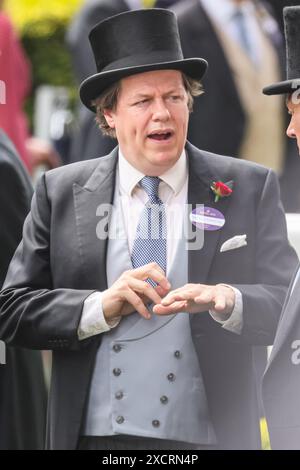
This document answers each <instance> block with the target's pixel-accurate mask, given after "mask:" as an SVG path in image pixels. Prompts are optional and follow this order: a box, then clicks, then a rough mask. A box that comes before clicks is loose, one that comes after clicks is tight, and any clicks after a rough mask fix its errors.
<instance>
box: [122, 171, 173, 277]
mask: <svg viewBox="0 0 300 470" xmlns="http://www.w3.org/2000/svg"><path fill="white" fill-rule="evenodd" d="M160 181H161V180H160V178H158V177H157V176H144V178H142V179H141V181H140V183H139V184H140V186H141V187H142V188H143V189H144V190H145V192H146V193H147V195H148V197H149V200H148V201H147V203H146V205H145V207H144V209H143V210H142V213H141V217H140V220H139V223H138V226H137V230H136V236H135V240H134V243H133V248H132V254H131V261H132V266H133V267H134V268H138V267H140V266H144V265H145V264H148V263H151V262H154V261H155V262H156V263H157V264H159V266H160V267H161V268H162V269H163V270H164V272H165V273H166V268H167V236H166V235H167V229H166V212H165V206H164V204H163V202H162V200H161V199H160V198H159V197H158V187H159V183H160ZM148 282H150V284H151V285H153V286H155V285H156V284H155V283H154V282H153V281H151V280H148Z"/></svg>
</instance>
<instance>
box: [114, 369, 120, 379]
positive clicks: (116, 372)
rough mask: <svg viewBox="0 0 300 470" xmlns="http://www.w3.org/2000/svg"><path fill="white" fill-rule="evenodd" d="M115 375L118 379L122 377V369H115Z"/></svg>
mask: <svg viewBox="0 0 300 470" xmlns="http://www.w3.org/2000/svg"><path fill="white" fill-rule="evenodd" d="M113 374H114V376H116V377H118V376H119V375H121V369H119V368H117V367H116V368H115V369H113Z"/></svg>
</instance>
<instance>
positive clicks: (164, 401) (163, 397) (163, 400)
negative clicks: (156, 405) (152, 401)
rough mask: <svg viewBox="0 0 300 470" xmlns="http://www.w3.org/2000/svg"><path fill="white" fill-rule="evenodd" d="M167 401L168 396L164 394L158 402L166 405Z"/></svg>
mask: <svg viewBox="0 0 300 470" xmlns="http://www.w3.org/2000/svg"><path fill="white" fill-rule="evenodd" d="M168 401H169V398H168V397H166V395H163V396H162V397H160V402H161V403H162V404H163V405H166V404H167V403H168Z"/></svg>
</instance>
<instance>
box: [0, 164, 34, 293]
mask: <svg viewBox="0 0 300 470" xmlns="http://www.w3.org/2000/svg"><path fill="white" fill-rule="evenodd" d="M29 204H30V201H29V200H28V192H27V191H26V188H24V186H23V184H22V181H21V180H20V178H19V175H18V173H17V171H16V169H15V168H14V166H13V164H12V163H11V162H9V161H8V160H4V161H2V162H1V166H0V227H1V230H0V247H1V249H0V287H1V285H2V284H3V282H4V279H5V275H6V272H7V268H8V266H9V263H10V260H11V258H12V256H13V254H14V252H15V249H16V247H17V245H18V244H19V242H20V240H21V238H22V227H23V222H24V219H25V217H26V215H27V213H28V211H29Z"/></svg>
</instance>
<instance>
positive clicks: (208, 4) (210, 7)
mask: <svg viewBox="0 0 300 470" xmlns="http://www.w3.org/2000/svg"><path fill="white" fill-rule="evenodd" d="M199 1H200V3H201V4H202V6H203V7H204V8H205V10H206V11H207V13H208V14H209V15H210V16H211V18H213V19H214V20H216V21H218V23H220V24H222V25H226V24H228V21H231V20H232V18H233V16H234V13H235V12H236V10H237V8H241V9H242V10H243V11H244V12H245V13H250V12H253V10H254V5H253V4H252V3H251V2H248V1H247V2H243V3H242V4H241V5H237V4H236V3H235V2H233V1H232V0H214V1H213V2H212V1H211V0H199Z"/></svg>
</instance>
